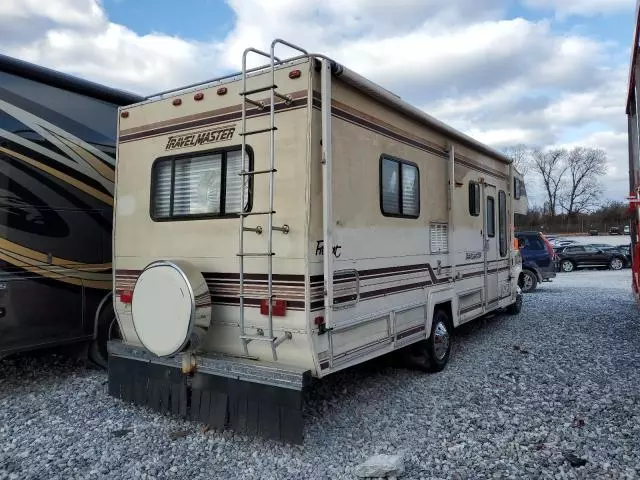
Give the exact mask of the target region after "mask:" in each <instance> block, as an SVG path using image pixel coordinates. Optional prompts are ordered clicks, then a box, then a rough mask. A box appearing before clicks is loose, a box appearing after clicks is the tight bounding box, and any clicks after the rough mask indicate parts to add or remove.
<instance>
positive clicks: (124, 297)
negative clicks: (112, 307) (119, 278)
mask: <svg viewBox="0 0 640 480" xmlns="http://www.w3.org/2000/svg"><path fill="white" fill-rule="evenodd" d="M120 301H121V302H122V303H131V302H132V301H133V292H132V291H131V290H123V291H122V292H120Z"/></svg>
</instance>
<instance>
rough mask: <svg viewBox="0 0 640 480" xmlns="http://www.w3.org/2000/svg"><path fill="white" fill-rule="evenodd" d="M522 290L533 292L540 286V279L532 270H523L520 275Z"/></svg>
mask: <svg viewBox="0 0 640 480" xmlns="http://www.w3.org/2000/svg"><path fill="white" fill-rule="evenodd" d="M519 284H520V289H521V290H522V291H523V292H525V293H526V292H533V291H534V290H535V289H536V287H537V286H538V278H537V277H536V274H535V273H533V272H532V271H531V270H523V271H522V273H521V274H520V282H519Z"/></svg>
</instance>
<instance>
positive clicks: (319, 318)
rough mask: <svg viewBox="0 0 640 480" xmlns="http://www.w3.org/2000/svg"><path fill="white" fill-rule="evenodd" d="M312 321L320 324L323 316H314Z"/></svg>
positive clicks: (322, 321)
mask: <svg viewBox="0 0 640 480" xmlns="http://www.w3.org/2000/svg"><path fill="white" fill-rule="evenodd" d="M313 322H314V323H315V324H316V325H322V324H323V323H324V317H323V316H320V317H316V318H314V320H313Z"/></svg>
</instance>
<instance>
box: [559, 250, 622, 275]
mask: <svg viewBox="0 0 640 480" xmlns="http://www.w3.org/2000/svg"><path fill="white" fill-rule="evenodd" d="M556 253H557V254H558V257H559V265H560V270H561V271H563V272H572V271H573V270H575V269H577V268H610V269H612V270H620V269H621V268H623V267H624V266H625V264H626V263H627V259H626V257H625V256H624V255H623V254H622V253H620V252H618V251H617V250H615V249H611V250H603V249H600V248H596V247H593V246H591V245H567V246H564V247H560V248H557V249H556Z"/></svg>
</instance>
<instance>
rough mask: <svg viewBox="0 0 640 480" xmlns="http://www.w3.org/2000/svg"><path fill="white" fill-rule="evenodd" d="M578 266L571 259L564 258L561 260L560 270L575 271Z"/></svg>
mask: <svg viewBox="0 0 640 480" xmlns="http://www.w3.org/2000/svg"><path fill="white" fill-rule="evenodd" d="M575 268H576V266H575V264H574V263H573V262H572V261H571V260H562V261H561V262H560V270H562V271H563V272H565V273H569V272H573V271H574V270H575Z"/></svg>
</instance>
